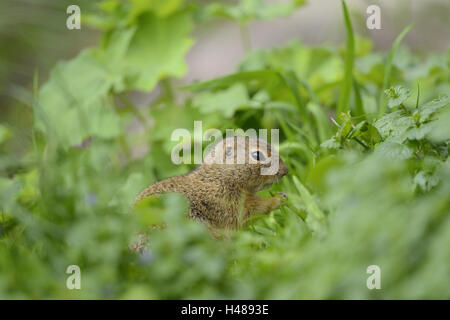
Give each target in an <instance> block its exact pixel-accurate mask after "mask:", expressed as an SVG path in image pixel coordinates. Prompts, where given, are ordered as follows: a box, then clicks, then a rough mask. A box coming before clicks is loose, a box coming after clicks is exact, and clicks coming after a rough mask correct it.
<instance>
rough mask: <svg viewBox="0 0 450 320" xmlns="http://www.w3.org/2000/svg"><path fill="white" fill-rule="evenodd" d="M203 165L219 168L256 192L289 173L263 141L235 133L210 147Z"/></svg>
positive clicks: (273, 151)
mask: <svg viewBox="0 0 450 320" xmlns="http://www.w3.org/2000/svg"><path fill="white" fill-rule="evenodd" d="M203 166H204V167H205V168H207V169H212V170H217V169H218V170H221V171H222V173H223V176H224V177H227V178H229V179H231V180H232V181H235V182H237V183H242V184H243V186H244V188H245V189H246V190H248V191H251V192H256V191H259V190H262V189H266V188H268V187H270V185H271V184H272V183H274V182H277V181H279V180H280V179H281V178H282V177H283V176H285V175H286V174H287V173H288V168H287V166H286V165H285V163H284V162H283V160H281V158H280V156H279V154H278V152H277V151H276V150H275V149H274V148H273V147H272V146H271V145H270V144H269V143H267V142H266V141H264V140H262V139H255V138H250V137H241V136H234V137H229V138H226V139H223V140H221V141H219V142H218V143H216V144H215V145H213V146H212V148H211V149H210V150H209V152H208V153H207V154H206V156H205V158H204V161H203Z"/></svg>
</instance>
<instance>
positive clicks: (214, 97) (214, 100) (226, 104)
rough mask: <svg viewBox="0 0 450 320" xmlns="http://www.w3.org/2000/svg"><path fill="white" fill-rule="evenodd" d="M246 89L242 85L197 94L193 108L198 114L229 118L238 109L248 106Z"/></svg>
mask: <svg viewBox="0 0 450 320" xmlns="http://www.w3.org/2000/svg"><path fill="white" fill-rule="evenodd" d="M248 104H249V98H248V94H247V89H246V88H245V86H244V85H243V84H239V83H238V84H235V85H232V86H231V87H229V88H228V89H225V90H220V91H217V92H202V93H199V94H198V95H197V96H196V97H195V98H194V100H193V106H194V107H195V108H198V110H200V112H202V113H205V114H208V113H217V112H218V113H219V114H222V115H223V116H224V117H225V118H230V117H231V116H232V115H233V114H234V113H235V112H236V110H237V109H239V108H240V107H244V106H248Z"/></svg>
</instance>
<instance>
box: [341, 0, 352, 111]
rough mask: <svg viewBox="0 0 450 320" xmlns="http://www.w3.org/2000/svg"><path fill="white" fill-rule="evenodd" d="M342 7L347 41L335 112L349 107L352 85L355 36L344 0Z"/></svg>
mask: <svg viewBox="0 0 450 320" xmlns="http://www.w3.org/2000/svg"><path fill="white" fill-rule="evenodd" d="M342 9H343V11H344V20H345V29H346V30H347V43H346V50H345V73H344V80H343V82H342V87H341V92H340V94H339V101H338V107H337V114H340V113H341V112H346V111H347V110H348V109H349V107H350V106H349V104H350V94H351V92H352V85H353V65H354V61H355V36H354V34H353V27H352V21H351V20H350V15H349V13H348V9H347V5H346V4H345V1H344V0H342Z"/></svg>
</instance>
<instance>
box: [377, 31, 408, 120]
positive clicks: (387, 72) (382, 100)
mask: <svg viewBox="0 0 450 320" xmlns="http://www.w3.org/2000/svg"><path fill="white" fill-rule="evenodd" d="M412 27H413V24H410V25H409V26H407V27H406V28H405V29H403V31H402V32H401V33H400V34H399V35H398V37H397V39H395V41H394V44H393V45H392V48H391V50H390V51H389V56H388V60H387V63H386V67H385V69H384V78H383V87H382V88H381V91H380V99H379V102H380V110H379V111H378V117H381V116H382V115H383V114H384V112H385V111H386V104H387V100H386V96H385V95H384V90H386V89H387V88H388V86H389V82H390V79H391V69H392V60H394V56H395V53H396V52H397V49H398V47H399V45H400V42H402V40H403V38H404V37H405V36H406V34H407V33H408V32H409V31H410V30H411V29H412Z"/></svg>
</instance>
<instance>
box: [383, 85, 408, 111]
mask: <svg viewBox="0 0 450 320" xmlns="http://www.w3.org/2000/svg"><path fill="white" fill-rule="evenodd" d="M384 92H385V94H386V95H387V97H388V107H389V108H395V107H397V106H399V105H400V104H402V103H403V102H404V101H405V100H406V99H408V98H409V96H411V90H410V89H408V88H405V87H402V86H396V87H391V88H390V89H387V90H385V91H384Z"/></svg>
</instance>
